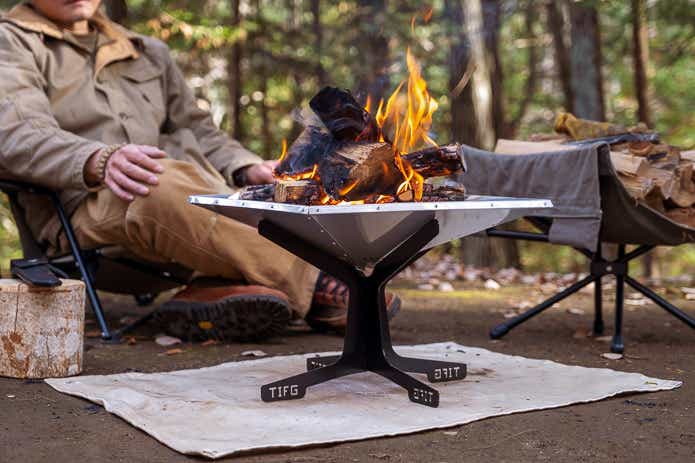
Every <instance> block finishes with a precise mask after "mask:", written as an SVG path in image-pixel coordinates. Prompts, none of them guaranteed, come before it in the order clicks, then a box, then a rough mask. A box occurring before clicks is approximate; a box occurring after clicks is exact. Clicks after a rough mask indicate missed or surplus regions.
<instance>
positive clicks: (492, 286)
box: [485, 278, 502, 291]
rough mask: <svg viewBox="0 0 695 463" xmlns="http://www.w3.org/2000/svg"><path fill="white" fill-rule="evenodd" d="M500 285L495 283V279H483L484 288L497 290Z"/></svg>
mask: <svg viewBox="0 0 695 463" xmlns="http://www.w3.org/2000/svg"><path fill="white" fill-rule="evenodd" d="M501 287H502V285H500V284H499V283H497V282H496V281H495V280H493V279H492V278H490V279H488V280H485V289H492V290H495V291H496V290H498V289H500V288H501Z"/></svg>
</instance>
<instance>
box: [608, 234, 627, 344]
mask: <svg viewBox="0 0 695 463" xmlns="http://www.w3.org/2000/svg"><path fill="white" fill-rule="evenodd" d="M624 256H625V245H624V244H621V245H619V247H618V259H622V258H623V257H624ZM626 270H627V269H626ZM626 273H627V272H626ZM624 303H625V275H622V274H619V275H616V276H615V328H614V332H613V341H612V342H611V352H615V353H616V354H622V353H623V351H624V350H625V345H624V343H623V306H624Z"/></svg>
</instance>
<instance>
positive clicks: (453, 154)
mask: <svg viewBox="0 0 695 463" xmlns="http://www.w3.org/2000/svg"><path fill="white" fill-rule="evenodd" d="M402 157H403V159H405V160H406V161H408V162H409V163H410V165H411V166H412V168H413V170H415V172H417V173H418V174H420V175H422V176H423V177H425V178H430V177H442V176H445V175H451V174H456V173H461V172H465V170H466V164H465V162H464V160H463V151H462V149H461V146H460V145H459V144H453V145H444V146H436V147H435V146H433V147H431V148H426V149H424V150H421V151H415V152H412V153H409V154H404V155H403V156H402Z"/></svg>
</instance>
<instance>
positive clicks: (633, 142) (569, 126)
mask: <svg viewBox="0 0 695 463" xmlns="http://www.w3.org/2000/svg"><path fill="white" fill-rule="evenodd" d="M555 132H556V133H554V134H537V135H532V136H531V137H530V142H520V141H516V140H499V142H498V144H497V148H496V150H495V151H496V152H498V153H507V154H521V153H528V152H543V151H556V150H563V149H568V148H571V147H572V146H573V145H574V144H576V143H581V142H583V141H593V140H596V141H600V140H605V141H606V142H607V143H609V144H610V147H611V161H612V163H613V167H614V168H615V170H616V172H617V173H618V178H619V179H620V181H621V182H622V183H623V185H624V187H625V189H626V190H627V191H628V193H629V194H630V195H631V196H632V197H633V198H635V200H636V201H639V202H642V203H644V204H646V205H648V206H649V207H651V208H652V209H654V210H656V211H659V212H661V213H662V214H664V215H665V216H667V217H668V218H670V219H671V220H673V221H674V222H677V223H679V224H681V225H685V226H687V227H690V228H695V150H690V151H683V150H681V149H679V148H678V147H675V146H672V145H669V144H667V143H664V142H663V141H661V140H660V138H659V136H658V134H656V133H654V132H651V131H649V130H648V129H647V127H646V126H644V125H643V124H638V125H637V126H635V127H630V128H626V127H623V126H620V125H617V124H610V123H606V122H595V121H589V120H584V119H578V118H576V117H575V116H573V115H572V114H569V113H560V114H559V115H558V117H557V119H556V122H555Z"/></svg>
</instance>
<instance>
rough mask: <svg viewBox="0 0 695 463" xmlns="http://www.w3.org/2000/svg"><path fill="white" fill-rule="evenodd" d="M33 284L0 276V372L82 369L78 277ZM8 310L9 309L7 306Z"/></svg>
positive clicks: (38, 374)
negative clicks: (1, 313) (47, 285)
mask: <svg viewBox="0 0 695 463" xmlns="http://www.w3.org/2000/svg"><path fill="white" fill-rule="evenodd" d="M62 281H63V283H62V285H60V286H57V287H55V288H35V287H31V286H27V285H26V284H24V283H22V282H21V281H19V280H10V279H2V280H0V307H2V310H3V311H4V312H5V313H4V316H0V341H2V342H0V376H9V377H11V378H52V377H63V376H73V375H77V374H79V373H80V372H81V371H82V337H83V335H84V303H85V292H84V291H85V289H84V288H85V287H84V283H82V282H81V281H77V280H62ZM10 311H11V312H10Z"/></svg>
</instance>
